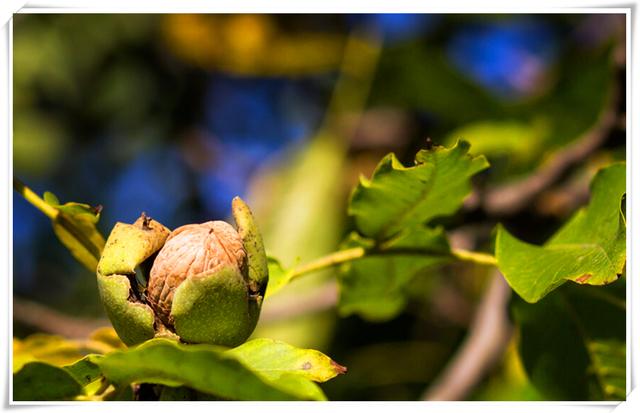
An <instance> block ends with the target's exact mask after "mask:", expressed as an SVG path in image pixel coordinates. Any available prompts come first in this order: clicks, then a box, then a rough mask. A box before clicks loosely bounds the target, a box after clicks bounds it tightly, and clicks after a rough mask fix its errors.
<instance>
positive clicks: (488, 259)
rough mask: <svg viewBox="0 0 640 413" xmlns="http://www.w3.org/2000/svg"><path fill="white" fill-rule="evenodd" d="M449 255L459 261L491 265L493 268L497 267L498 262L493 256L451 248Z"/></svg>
mask: <svg viewBox="0 0 640 413" xmlns="http://www.w3.org/2000/svg"><path fill="white" fill-rule="evenodd" d="M451 255H453V256H454V257H456V258H457V259H459V260H461V261H470V262H474V263H476V264H481V265H491V266H494V267H497V266H498V260H496V258H495V257H494V256H493V255H491V254H486V253H484V252H475V251H467V250H463V249H458V248H452V249H451Z"/></svg>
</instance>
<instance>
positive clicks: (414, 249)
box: [338, 226, 450, 321]
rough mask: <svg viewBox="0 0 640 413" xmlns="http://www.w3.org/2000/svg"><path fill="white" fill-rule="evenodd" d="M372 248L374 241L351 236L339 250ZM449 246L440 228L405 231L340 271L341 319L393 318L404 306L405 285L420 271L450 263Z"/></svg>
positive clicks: (379, 319)
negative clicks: (360, 317)
mask: <svg viewBox="0 0 640 413" xmlns="http://www.w3.org/2000/svg"><path fill="white" fill-rule="evenodd" d="M354 247H362V248H366V249H369V248H374V242H373V241H372V240H369V239H365V238H362V237H360V236H359V235H357V234H356V233H352V234H351V235H350V237H349V238H348V239H347V241H346V242H345V244H344V245H343V248H345V249H346V248H354ZM449 252H450V249H449V243H448V241H447V238H446V235H445V233H444V231H443V229H442V228H440V227H439V228H429V227H425V226H416V227H408V228H405V229H404V230H403V231H402V232H400V233H399V234H397V235H396V236H395V237H394V238H392V239H390V240H388V241H386V242H385V243H384V244H382V245H379V246H378V247H376V248H375V249H373V250H372V252H371V254H369V253H367V255H366V256H365V257H364V258H362V259H359V260H355V261H351V262H347V263H345V264H343V265H342V266H341V268H340V275H339V277H338V281H339V284H340V302H339V304H338V309H339V311H340V314H341V315H343V316H346V315H349V314H354V313H356V314H358V315H360V316H362V317H364V318H366V319H368V320H371V321H385V320H388V319H390V318H393V317H394V316H396V315H397V314H398V313H399V312H400V311H402V310H403V309H404V307H405V305H406V303H407V300H408V296H409V291H408V290H407V288H408V287H409V283H410V282H411V280H412V279H413V278H414V276H415V275H416V274H417V273H418V272H419V271H421V270H424V269H425V268H429V267H432V266H435V265H438V264H444V263H446V262H448V261H450V256H449Z"/></svg>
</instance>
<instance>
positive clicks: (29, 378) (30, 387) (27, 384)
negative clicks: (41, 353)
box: [13, 361, 83, 401]
mask: <svg viewBox="0 0 640 413" xmlns="http://www.w3.org/2000/svg"><path fill="white" fill-rule="evenodd" d="M82 392H83V391H82V385H81V384H80V383H79V382H78V381H77V380H76V379H75V378H74V377H73V375H72V374H71V373H70V372H68V371H67V370H65V369H63V368H61V367H56V366H53V365H51V364H47V363H43V362H40V361H34V362H31V363H27V364H25V365H24V366H23V367H22V368H21V369H20V370H19V371H18V372H17V373H15V374H14V375H13V400H17V401H18V400H19V401H60V400H72V399H73V398H74V397H76V396H78V395H80V394H82Z"/></svg>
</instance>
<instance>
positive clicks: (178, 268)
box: [147, 221, 246, 326]
mask: <svg viewBox="0 0 640 413" xmlns="http://www.w3.org/2000/svg"><path fill="white" fill-rule="evenodd" d="M245 260H246V253H245V250H244V247H243V244H242V239H241V238H240V235H238V233H237V232H236V230H235V229H234V228H233V227H232V226H231V225H229V224H228V223H226V222H224V221H209V222H205V223H203V224H190V225H184V226H182V227H179V228H177V229H176V230H175V231H173V232H172V233H171V235H170V236H169V238H167V241H166V243H165V244H164V246H163V247H162V249H161V250H160V252H159V253H158V256H157V257H156V259H155V261H154V263H153V267H152V268H151V272H150V275H149V284H148V289H147V299H148V301H149V304H150V305H151V307H153V309H154V311H155V312H156V314H157V315H158V317H160V319H161V320H162V322H163V323H165V325H168V326H172V325H173V320H171V317H170V313H171V304H172V302H173V294H174V292H175V290H176V288H178V286H179V285H180V284H181V283H182V282H183V281H184V280H185V279H187V278H189V277H197V276H202V275H206V274H212V273H215V272H216V270H218V269H220V268H222V267H224V266H234V267H236V268H239V269H241V270H242V271H243V273H244V271H245V270H244V269H245V267H246V265H245Z"/></svg>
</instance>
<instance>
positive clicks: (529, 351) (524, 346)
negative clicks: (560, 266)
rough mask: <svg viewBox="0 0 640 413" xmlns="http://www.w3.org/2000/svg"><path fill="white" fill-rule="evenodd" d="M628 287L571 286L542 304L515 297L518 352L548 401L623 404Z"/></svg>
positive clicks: (513, 311)
mask: <svg viewBox="0 0 640 413" xmlns="http://www.w3.org/2000/svg"><path fill="white" fill-rule="evenodd" d="M625 292H626V288H625V283H624V282H617V283H615V284H612V285H609V286H606V287H597V286H578V285H576V284H573V283H568V284H565V285H563V286H562V287H560V288H558V289H557V290H555V291H553V292H552V293H550V294H549V295H547V296H546V297H545V298H543V299H542V300H541V301H540V302H538V303H535V304H529V303H526V302H525V301H524V300H522V299H520V298H518V297H515V298H514V300H513V302H512V305H511V310H512V313H513V319H514V321H515V323H516V325H517V326H518V327H519V352H520V356H521V359H522V361H523V365H524V367H525V370H526V371H527V375H528V376H529V379H530V380H531V382H532V383H533V385H534V386H535V387H536V389H537V390H538V391H540V392H541V394H542V395H543V396H544V398H545V399H547V400H624V398H625V394H626V369H625V366H626V351H625V335H626V317H625V301H624V299H625Z"/></svg>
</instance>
